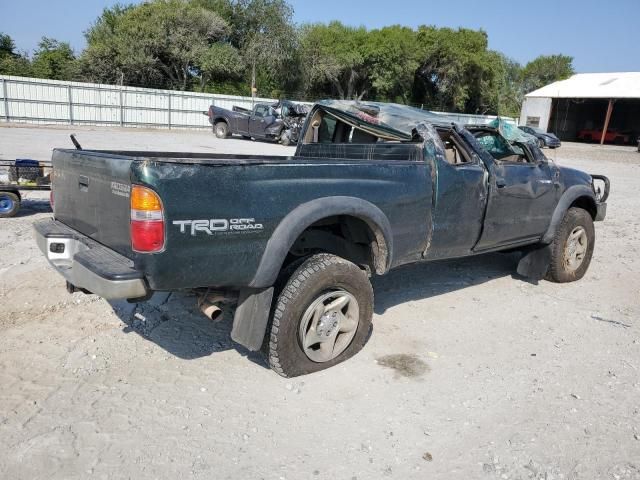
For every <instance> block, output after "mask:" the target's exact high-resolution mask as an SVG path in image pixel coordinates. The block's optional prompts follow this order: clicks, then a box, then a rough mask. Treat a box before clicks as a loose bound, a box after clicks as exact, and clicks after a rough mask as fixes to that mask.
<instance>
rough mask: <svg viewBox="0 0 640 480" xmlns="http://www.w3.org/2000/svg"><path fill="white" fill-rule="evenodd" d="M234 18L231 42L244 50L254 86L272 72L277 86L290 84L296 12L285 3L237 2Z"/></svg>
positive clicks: (273, 0) (269, 0)
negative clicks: (261, 74) (261, 75)
mask: <svg viewBox="0 0 640 480" xmlns="http://www.w3.org/2000/svg"><path fill="white" fill-rule="evenodd" d="M232 12H233V13H232V17H231V25H232V28H231V42H232V43H233V45H234V46H236V47H237V48H239V49H240V51H241V53H242V56H243V57H244V59H245V62H246V63H247V66H248V67H249V73H250V75H251V86H252V87H255V86H256V78H257V76H259V75H260V73H261V72H263V78H265V76H264V72H266V71H268V72H270V75H267V76H266V78H269V79H270V80H271V81H272V82H270V83H272V85H270V86H271V88H273V87H274V86H276V85H285V84H287V83H290V79H291V77H292V75H291V68H287V67H291V61H292V60H293V58H294V56H295V50H296V47H297V44H296V43H297V34H296V30H295V28H294V25H293V22H292V17H293V9H292V8H291V6H290V5H289V4H288V3H287V2H285V1H284V0H236V1H235V2H234V3H233V9H232Z"/></svg>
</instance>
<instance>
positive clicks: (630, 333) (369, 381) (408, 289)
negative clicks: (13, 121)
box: [0, 127, 640, 480]
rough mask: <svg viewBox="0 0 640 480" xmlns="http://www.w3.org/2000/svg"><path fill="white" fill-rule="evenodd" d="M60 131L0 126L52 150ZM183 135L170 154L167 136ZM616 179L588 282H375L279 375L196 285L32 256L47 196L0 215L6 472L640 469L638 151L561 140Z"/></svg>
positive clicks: (575, 161)
mask: <svg viewBox="0 0 640 480" xmlns="http://www.w3.org/2000/svg"><path fill="white" fill-rule="evenodd" d="M75 130H76V132H77V133H78V134H79V138H80V141H81V142H82V143H83V144H85V145H87V146H90V147H110V148H114V147H119V148H154V149H159V147H162V148H164V149H170V150H181V149H182V150H204V151H207V150H209V151H223V150H224V151H229V150H230V149H231V150H233V149H235V150H237V151H240V150H242V151H243V152H247V153H249V152H252V153H255V152H265V153H267V152H269V153H277V152H280V153H283V154H287V153H289V152H291V149H286V148H284V147H281V146H279V145H269V144H264V143H255V142H247V141H242V140H227V141H219V140H216V139H215V138H213V136H212V135H211V133H210V132H174V133H169V132H159V131H151V132H150V131H136V130H125V131H119V130H115V129H114V130H105V129H80V128H76V129H75ZM68 133H69V131H68V130H67V129H65V128H57V129H50V128H33V127H31V128H27V127H21V128H7V127H0V155H2V156H3V157H4V158H15V157H16V156H31V157H35V158H38V156H44V157H45V158H46V157H47V156H48V150H49V149H50V148H51V146H53V145H68V142H67V140H66V135H67V134H68ZM170 147H174V148H170ZM550 156H552V157H556V159H557V161H558V162H559V163H561V164H563V165H568V166H575V167H578V168H583V169H586V170H587V171H590V172H597V173H604V174H606V175H609V176H610V178H611V181H612V185H613V187H612V188H613V191H612V196H611V199H610V201H609V212H608V218H607V220H606V221H605V222H604V223H600V224H597V226H596V235H597V245H596V250H595V254H594V260H593V263H592V265H591V269H590V271H589V272H588V273H587V275H586V277H585V278H584V279H583V280H582V281H580V282H577V283H573V284H565V285H557V284H552V283H549V282H546V281H543V282H540V283H539V284H538V285H533V284H530V283H527V282H525V281H523V280H522V279H519V278H515V277H514V276H513V274H514V272H515V266H516V259H515V258H514V257H513V256H511V255H503V254H493V255H487V256H482V257H477V258H472V259H466V260H463V261H454V262H442V263H436V264H424V265H414V266H408V267H404V268H401V269H398V270H396V271H393V272H392V273H390V274H389V275H387V276H385V277H382V278H376V279H375V280H374V289H375V295H376V305H375V318H374V330H373V334H372V336H371V339H370V341H369V342H368V344H367V345H366V347H365V348H364V350H363V351H362V352H361V353H360V354H358V355H357V356H356V357H354V358H353V359H351V360H350V361H348V362H347V363H345V364H342V365H340V366H338V367H335V368H333V369H331V370H328V371H324V372H322V373H319V374H315V375H312V376H306V377H301V378H297V379H291V380H287V379H283V378H280V377H279V376H277V375H276V374H274V373H273V372H271V371H270V370H268V369H267V368H266V367H265V364H264V362H263V361H262V360H261V358H260V356H259V355H256V354H252V353H249V352H247V351H245V350H243V349H241V348H239V347H236V346H235V345H234V344H233V343H232V342H231V341H230V339H229V331H230V326H229V325H228V324H225V323H222V324H212V323H210V322H208V321H207V320H206V319H205V318H204V317H203V316H201V315H200V313H199V312H197V310H196V308H195V300H194V298H193V297H189V296H187V295H171V296H168V297H167V296H166V295H165V296H158V297H156V298H154V299H153V300H152V301H151V302H149V303H146V304H138V305H129V304H126V303H122V302H112V303H109V302H107V301H104V300H101V299H99V298H96V297H93V296H85V295H82V294H74V295H68V294H67V293H66V291H65V289H64V284H63V281H62V279H61V277H60V276H58V275H57V274H55V273H54V272H53V271H52V269H51V268H49V267H48V266H47V264H46V261H45V260H44V258H43V257H42V256H41V255H40V253H39V252H38V251H37V247H36V245H35V242H34V241H33V239H32V233H31V223H32V222H33V221H34V220H38V219H40V218H45V217H47V216H48V215H50V210H49V208H48V204H47V202H46V194H42V193H33V194H30V195H28V197H27V200H26V202H25V206H24V209H23V211H22V214H21V215H20V216H19V217H17V218H13V219H5V220H2V221H1V222H2V223H1V227H0V306H1V307H0V339H1V340H0V478H7V479H9V478H11V479H18V478H24V479H34V478H46V479H73V478H135V479H142V478H202V479H212V478H216V479H226V478H229V479H238V478H242V479H254V478H255V479H262V478H263V479H304V478H314V479H315V478H318V479H377V478H398V479H413V478H416V479H418V478H419V479H426V478H447V479H453V478H461V479H475V478H479V479H484V478H486V479H494V478H495V479H546V480H550V479H589V480H591V479H600V478H602V479H638V478H640V219H639V217H638V212H639V211H640V195H639V192H640V153H637V152H635V151H633V150H632V149H630V148H623V147H618V148H614V147H605V148H600V147H597V146H591V145H588V146H586V145H576V144H567V145H565V146H563V147H562V148H561V149H560V150H558V151H557V152H553V153H550Z"/></svg>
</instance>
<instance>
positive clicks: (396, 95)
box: [364, 25, 421, 103]
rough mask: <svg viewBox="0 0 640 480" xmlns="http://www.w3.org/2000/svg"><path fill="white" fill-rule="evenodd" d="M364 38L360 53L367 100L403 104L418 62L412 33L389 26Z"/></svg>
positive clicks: (418, 54) (411, 31)
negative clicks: (364, 65)
mask: <svg viewBox="0 0 640 480" xmlns="http://www.w3.org/2000/svg"><path fill="white" fill-rule="evenodd" d="M367 37H368V38H367V42H366V43H365V45H364V47H365V48H364V51H365V62H366V63H367V64H368V65H369V68H368V78H369V81H370V84H371V96H372V97H374V98H376V99H378V100H387V101H394V102H402V103H407V102H408V101H409V100H410V96H411V90H412V88H413V82H414V80H415V76H416V71H417V70H418V67H419V66H420V60H421V59H420V52H419V51H418V48H416V47H417V45H416V32H415V31H414V30H413V29H411V28H409V27H402V26H400V25H393V26H391V27H384V28H381V29H379V30H372V31H370V32H369V34H368V36H367Z"/></svg>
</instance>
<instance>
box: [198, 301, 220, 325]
mask: <svg viewBox="0 0 640 480" xmlns="http://www.w3.org/2000/svg"><path fill="white" fill-rule="evenodd" d="M200 311H201V312H202V313H204V315H205V316H206V317H207V318H208V319H209V320H212V321H214V322H218V321H220V320H222V318H220V317H221V316H222V309H221V308H220V307H219V306H218V305H216V304H215V303H208V302H203V303H202V305H200Z"/></svg>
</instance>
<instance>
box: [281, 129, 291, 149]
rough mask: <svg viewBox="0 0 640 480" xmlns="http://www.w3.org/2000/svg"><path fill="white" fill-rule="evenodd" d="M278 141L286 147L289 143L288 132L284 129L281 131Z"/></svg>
mask: <svg viewBox="0 0 640 480" xmlns="http://www.w3.org/2000/svg"><path fill="white" fill-rule="evenodd" d="M280 143H281V144H282V145H284V146H285V147H288V146H289V145H291V136H290V134H289V133H287V132H286V131H284V132H282V135H280Z"/></svg>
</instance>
